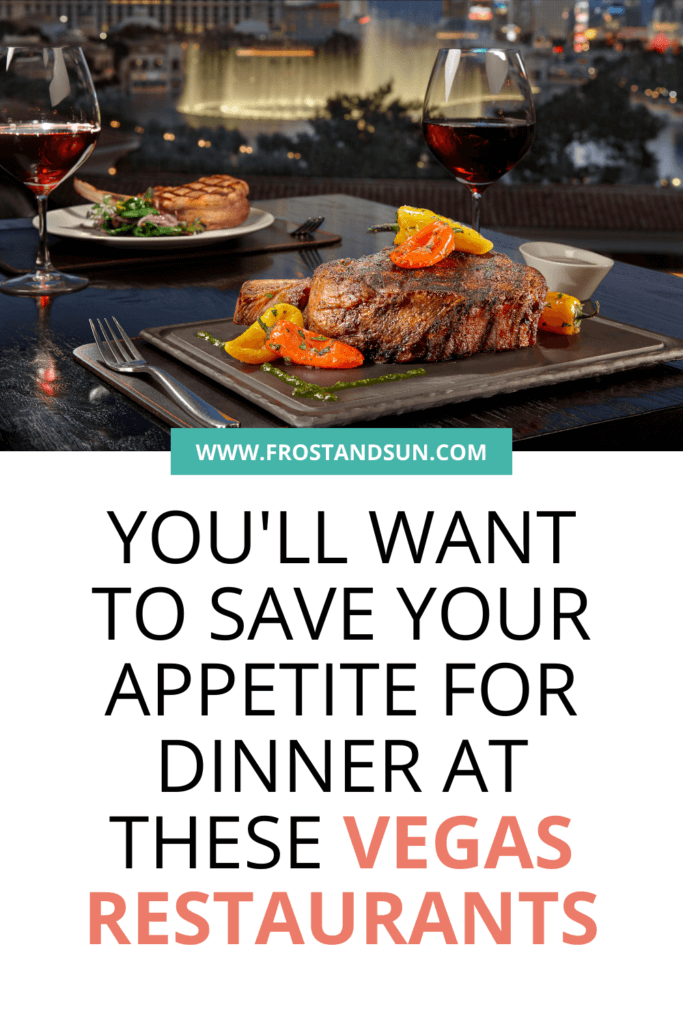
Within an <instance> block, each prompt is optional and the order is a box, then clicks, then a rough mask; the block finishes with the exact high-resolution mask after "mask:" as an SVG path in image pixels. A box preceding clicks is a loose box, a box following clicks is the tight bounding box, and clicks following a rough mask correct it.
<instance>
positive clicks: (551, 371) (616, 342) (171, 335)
mask: <svg viewBox="0 0 683 1024" xmlns="http://www.w3.org/2000/svg"><path fill="white" fill-rule="evenodd" d="M198 330H204V331H209V332H210V333H211V334H214V335H215V336H216V337H217V338H220V339H221V340H222V341H228V340H229V339H231V338H235V337H237V336H238V335H239V334H241V333H242V332H243V331H244V330H245V328H244V327H243V326H238V325H235V324H233V322H232V320H204V321H198V322H196V323H185V324H174V325H172V326H170V327H151V328H148V329H146V330H143V331H141V337H142V338H144V339H145V340H146V341H147V342H149V343H150V344H152V345H155V346H156V347H157V348H159V349H161V350H162V351H163V352H166V353H168V354H169V355H171V356H173V357H174V358H175V359H178V360H179V361H180V362H182V363H184V364H186V365H187V366H190V367H192V369H194V370H196V371H198V372H199V373H201V374H203V375H205V376H207V377H210V378H211V379H212V380H214V381H216V382H218V383H219V384H222V385H224V386H225V387H226V388H228V389H230V391H233V392H237V393H238V394H240V395H242V396H243V397H244V398H247V399H248V400H249V401H251V402H254V403H255V404H256V405H258V406H260V407H261V408H262V409H265V410H267V411H268V412H269V413H271V414H272V415H274V416H276V417H277V418H278V419H281V420H284V421H285V422H286V423H289V424H290V425H291V426H295V427H316V426H319V427H336V426H343V425H346V424H348V423H356V422H359V421H363V420H373V419H377V418H378V417H380V416H387V415H393V414H397V413H403V412H408V411H411V410H418V409H430V408H436V407H438V406H442V405H450V404H451V403H453V402H466V401H469V400H471V399H473V398H485V397H490V396H491V395H496V394H500V393H504V392H512V391H521V390H525V389H527V388H533V387H541V386H546V385H549V384H554V383H559V382H561V381H567V380H575V379H578V378H581V377H594V376H597V375H600V374H604V373H614V372H616V371H618V370H628V369H633V368H635V367H639V366H647V365H651V364H653V363H659V362H668V361H670V360H672V359H681V358H683V341H681V340H679V339H677V338H670V337H668V336H666V335H663V334H656V333H654V332H651V331H644V330H642V329H640V328H637V327H631V326H630V325H628V324H622V323H619V322H617V321H616V320H609V319H608V318H607V317H602V316H596V317H593V319H591V320H587V321H585V322H584V324H583V326H582V330H581V334H579V335H574V336H564V335H557V334H549V333H546V332H539V343H538V344H537V345H536V346H534V347H533V348H527V349H516V350H515V351H512V352H491V353H481V354H479V355H476V356H472V357H471V358H465V359H459V360H455V361H453V362H447V363H423V364H419V363H410V364H401V365H399V364H395V363H391V364H387V363H383V364H371V365H366V366H362V367H359V368H357V369H355V370H320V369H314V368H311V367H304V366H296V367H294V366H289V367H287V371H288V372H290V373H292V374H294V375H295V376H297V377H300V378H301V379H302V380H305V381H311V382H313V383H317V384H321V385H329V384H333V383H334V382H335V381H338V380H358V379H360V378H363V377H378V376H381V375H382V374H384V373H391V372H395V371H399V372H400V371H401V370H405V369H408V368H409V367H412V366H419V365H422V366H424V367H425V369H426V371H427V372H426V374H425V376H424V377H414V378H412V379H409V380H406V381H396V382H393V383H390V384H378V385H377V386H374V387H367V388H359V389H357V390H354V389H352V390H349V391H341V392H339V393H338V401H337V402H319V401H316V400H314V399H310V398H303V397H302V398H294V397H293V396H292V394H291V392H292V388H291V387H290V386H289V385H287V384H284V383H283V382H282V381H279V380H278V379H277V378H276V377H274V376H272V375H270V374H267V373H264V372H263V371H262V370H261V369H260V368H259V367H258V366H249V365H247V364H245V363H239V362H237V361H236V360H234V359H231V358H230V357H229V356H227V355H226V354H225V352H224V351H223V349H222V348H217V347H215V346H212V345H211V344H210V343H209V342H207V341H205V340H203V339H201V338H197V337H196V332H197V331H198ZM278 365H280V364H278Z"/></svg>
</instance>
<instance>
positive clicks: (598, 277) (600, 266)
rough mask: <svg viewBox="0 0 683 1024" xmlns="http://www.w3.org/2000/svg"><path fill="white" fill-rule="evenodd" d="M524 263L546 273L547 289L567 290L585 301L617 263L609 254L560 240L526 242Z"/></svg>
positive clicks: (523, 253)
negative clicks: (565, 243)
mask: <svg viewBox="0 0 683 1024" xmlns="http://www.w3.org/2000/svg"><path fill="white" fill-rule="evenodd" d="M519 251H520V252H521V254H522V256H523V257H524V262H525V263H526V264H527V266H529V267H534V268H535V269H536V270H539V271H540V272H541V274H543V276H544V278H545V280H546V283H547V285H548V290H549V291H551V292H565V293H566V294H567V295H573V296H574V297H575V298H577V299H580V300H581V302H585V301H586V300H587V299H590V297H591V295H592V294H593V292H594V291H595V289H596V288H597V287H598V285H599V284H600V282H601V281H602V279H603V278H604V277H605V276H606V275H607V274H608V273H609V271H610V270H611V269H612V267H613V266H614V260H611V259H609V257H608V256H599V255H598V253H597V252H590V251H589V250H588V249H577V248H576V247H575V246H573V245H560V244H559V243H558V242H525V243H524V245H520V247H519Z"/></svg>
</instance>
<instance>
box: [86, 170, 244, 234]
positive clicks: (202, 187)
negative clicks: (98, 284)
mask: <svg viewBox="0 0 683 1024" xmlns="http://www.w3.org/2000/svg"><path fill="white" fill-rule="evenodd" d="M74 188H75V189H76V191H77V192H78V194H79V196H83V198H84V199H89V200H90V202H91V203H101V202H103V201H104V199H105V198H106V197H110V198H111V199H113V200H114V202H117V201H118V200H119V199H132V198H133V197H132V196H127V195H122V194H121V193H120V192H103V191H102V190H101V189H99V188H95V186H94V185H90V184H89V183H88V182H87V181H81V180H80V178H74ZM248 194H249V186H248V185H247V183H246V181H241V180H240V179H239V178H231V177H230V175H229V174H212V175H211V176H210V177H208V178H198V180H197V181H192V182H190V184H189V185H175V186H171V185H168V186H167V185H157V187H156V188H155V189H154V193H153V196H152V205H153V206H155V207H156V209H157V210H159V212H160V213H172V214H174V216H176V217H177V218H178V220H186V221H189V222H190V223H192V221H193V220H194V219H195V218H196V217H199V219H200V220H201V221H202V223H203V224H204V226H205V227H206V229H207V231H216V230H218V229H219V228H236V227H237V225H238V224H241V223H242V221H244V220H246V219H247V217H248V216H249V200H248V199H247V195H248Z"/></svg>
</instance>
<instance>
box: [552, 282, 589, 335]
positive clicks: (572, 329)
mask: <svg viewBox="0 0 683 1024" xmlns="http://www.w3.org/2000/svg"><path fill="white" fill-rule="evenodd" d="M599 312H600V306H599V305H598V303H597V302H596V303H595V310H594V312H593V313H584V311H583V306H582V303H581V300H580V299H576V298H574V296H573V295H567V294H565V292H548V294H547V296H546V300H545V308H544V310H543V312H542V314H541V319H540V321H539V324H538V326H539V329H540V330H541V331H550V332H551V333H552V334H578V333H579V330H580V329H581V321H582V320H590V318H591V317H592V316H595V314H596V313H599Z"/></svg>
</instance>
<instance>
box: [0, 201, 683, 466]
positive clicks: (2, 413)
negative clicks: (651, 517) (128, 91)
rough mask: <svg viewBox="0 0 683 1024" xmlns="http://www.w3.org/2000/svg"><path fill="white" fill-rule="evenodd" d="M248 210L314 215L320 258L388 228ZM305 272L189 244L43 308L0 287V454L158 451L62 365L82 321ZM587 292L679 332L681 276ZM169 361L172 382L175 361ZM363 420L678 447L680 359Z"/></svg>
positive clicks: (236, 407) (138, 421)
mask: <svg viewBox="0 0 683 1024" xmlns="http://www.w3.org/2000/svg"><path fill="white" fill-rule="evenodd" d="M454 187H455V186H454ZM406 198H407V200H408V201H409V200H410V197H409V196H408V197H406ZM258 205H259V206H260V207H262V208H265V209H268V210H271V211H272V212H273V213H274V214H275V215H276V217H283V218H285V219H287V220H290V221H293V222H295V223H300V222H301V221H302V220H304V219H305V218H306V217H307V216H309V215H312V214H318V213H320V214H324V215H325V217H326V221H325V225H324V227H325V229H326V230H328V231H331V232H335V233H338V234H340V235H341V236H342V237H343V242H342V244H341V245H340V246H337V247H336V248H329V249H320V250H319V252H320V256H321V258H322V260H323V261H325V260H332V259H339V258H340V257H342V256H351V257H354V256H360V255H363V254H364V253H369V252H374V251H378V250H379V249H381V248H383V247H384V246H385V245H386V244H387V241H388V236H387V235H368V234H367V228H368V226H369V225H370V224H375V223H379V222H382V221H386V220H389V219H391V217H392V215H393V213H394V211H393V210H392V209H390V208H389V207H387V206H383V205H381V204H378V203H371V202H367V201H365V200H361V199H355V198H351V197H348V196H324V197H319V196H318V197H315V198H313V197H311V198H297V199H281V200H272V201H264V202H260V203H259V204H258ZM29 224H30V222H29V221H27V220H17V221H2V222H0V258H6V253H7V248H8V246H9V244H10V239H11V242H12V245H13V246H14V248H15V250H16V247H17V245H18V246H19V248H21V246H22V245H23V247H24V250H25V251H26V252H28V251H29V249H30V248H31V247H32V246H33V242H34V240H35V236H34V235H32V234H31V233H30V226H29ZM22 231H23V232H24V233H25V235H22V234H21V232H22ZM488 234H489V236H490V237H491V238H492V239H493V241H494V243H495V247H496V249H497V250H498V251H500V252H504V253H507V255H509V256H510V257H512V258H513V259H520V257H519V253H518V252H517V247H518V245H519V244H521V242H522V241H523V239H521V238H520V239H517V238H512V237H510V236H508V235H503V234H498V233H496V232H488ZM3 243H4V244H3ZM308 274H309V270H308V268H307V266H306V263H305V262H304V258H303V256H302V254H301V253H300V252H297V251H293V252H283V253H277V254H272V255H251V256H215V255H206V256H198V255H196V254H192V253H191V252H188V254H187V256H186V257H185V258H184V259H183V260H182V261H179V262H174V263H168V264H162V263H157V264H154V263H148V264H145V265H143V266H141V265H135V266H130V265H126V264H123V265H121V266H118V267H111V268H99V269H97V270H95V271H91V272H89V273H87V275H86V276H88V277H89V278H90V282H91V284H90V287H89V288H87V289H86V290H85V291H82V292H79V293H76V294H74V295H67V296H61V297H60V298H58V299H57V300H55V301H54V302H52V303H49V304H48V305H44V304H43V305H41V303H40V302H37V301H36V300H34V299H31V298H14V297H9V296H6V295H2V294H0V322H1V323H2V334H1V340H0V356H1V362H0V367H1V369H0V383H1V398H0V448H2V449H3V450H15V451H31V450H33V451H41V450H42V451H45V450H48V451H74V450H75V451H163V450H167V449H168V448H169V447H170V436H169V432H168V428H167V427H166V426H165V425H164V424H162V423H161V422H159V421H156V420H154V418H153V417H152V416H150V415H148V414H147V413H144V412H142V411H141V410H140V408H139V407H138V406H136V405H135V404H133V403H132V402H130V401H129V400H128V399H127V398H125V397H124V396H123V395H121V394H120V393H119V392H117V391H116V390H114V389H112V388H110V387H108V386H106V385H104V384H103V383H102V382H101V381H100V380H99V379H98V378H96V377H94V376H93V375H91V374H90V373H89V372H88V371H87V370H85V369H84V368H82V367H80V366H78V365H77V364H76V363H75V361H74V360H73V358H72V355H71V353H72V352H73V350H74V349H75V348H77V347H78V346H80V345H83V344H85V343H87V342H90V341H91V337H90V331H89V327H88V317H91V316H107V315H109V314H111V313H114V314H115V315H116V316H117V317H118V318H119V319H120V320H121V322H122V323H123V324H124V326H125V327H126V328H127V330H128V331H129V333H130V334H131V335H135V334H137V333H138V332H139V331H140V330H142V329H143V328H145V327H156V326H161V325H164V324H172V323H181V322H183V321H191V320H208V319H210V318H212V317H227V316H231V315H232V312H233V309H234V305H235V301H236V298H237V293H238V291H239V288H240V286H241V284H242V282H243V281H244V280H246V279H247V278H252V277H253V278H256V277H261V278H293V277H306V276H308ZM596 297H597V298H598V299H599V300H600V302H601V304H602V308H603V311H604V312H605V314H606V315H607V316H610V317H612V318H614V319H618V320H622V321H624V322H626V323H630V324H634V325H636V326H639V327H643V328H649V329H650V330H655V331H660V332H662V333H665V334H669V335H672V336H674V337H677V338H683V280H682V279H679V278H677V277H674V276H670V275H667V274H663V273H658V272H655V271H649V270H644V269H641V268H639V267H634V266H630V265H627V264H616V265H615V267H614V269H613V270H612V272H611V273H610V274H609V275H608V276H607V278H606V279H605V281H604V282H603V284H602V285H601V286H600V288H599V290H598V292H597V293H596ZM171 362H172V361H171V360H170V359H169V365H170V364H171ZM171 368H172V372H173V373H174V375H176V376H178V377H179V378H183V375H184V374H185V371H184V369H183V367H181V366H180V364H177V363H174V364H173V366H172V367H171ZM185 379H186V380H190V378H188V377H187V376H186V377H185ZM195 380H196V378H195ZM198 383H199V384H201V386H202V387H203V389H204V390H203V393H204V395H205V397H207V398H209V400H211V396H212V394H213V395H214V396H215V397H216V398H218V397H221V398H222V400H223V403H224V404H225V392H224V391H223V392H219V389H218V386H214V385H213V384H212V383H211V382H198ZM230 408H231V410H233V411H234V414H235V415H236V416H237V417H238V418H239V419H240V420H241V421H242V424H243V425H244V426H246V427H249V426H273V425H275V426H277V425H280V426H285V425H284V424H281V423H280V422H279V421H276V420H274V419H273V417H272V416H270V415H268V414H266V413H264V412H263V411H261V410H260V409H258V408H257V407H256V406H253V405H251V404H250V403H249V402H246V401H245V400H244V399H241V398H239V397H238V396H236V395H235V396H230ZM372 425H373V426H403V427H405V426H435V427H446V426H447V427H458V426H468V427H473V426H476V427H497V426H511V427H512V429H513V435H514V439H515V441H514V447H515V450H547V451H552V450H555V451H559V450H596V449H605V450H681V449H683V361H681V362H678V363H667V364H663V365H659V366H655V367H651V368H646V369H641V370H637V371H628V372H624V373H619V374H613V375H609V376H602V377H595V378H591V379H588V380H583V381H579V382H576V381H575V382H571V383H566V384H560V385H556V386H554V387H545V388H535V389H533V390H529V391H524V392H517V393H516V394H513V395H501V396H498V397H495V398H490V399H480V400H476V401H470V402H467V403H463V404H454V405H450V406H445V407H443V408H440V409H435V410H427V411H425V412H422V413H413V414H410V415H405V416H401V417H390V418H386V419H383V420H374V421H373V422H372Z"/></svg>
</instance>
